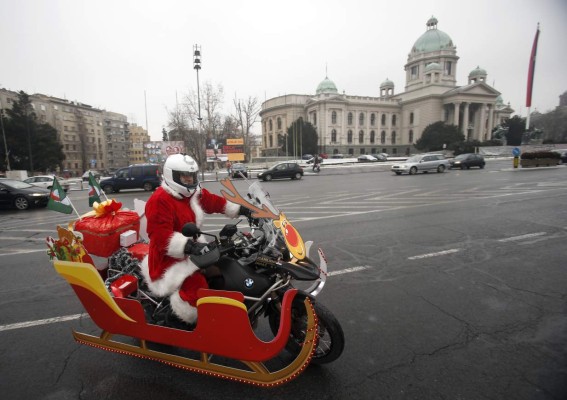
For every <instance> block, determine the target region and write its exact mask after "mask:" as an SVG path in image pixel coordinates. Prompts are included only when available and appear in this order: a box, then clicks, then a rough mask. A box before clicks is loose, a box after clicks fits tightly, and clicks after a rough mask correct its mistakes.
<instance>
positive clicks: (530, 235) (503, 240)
mask: <svg viewBox="0 0 567 400" xmlns="http://www.w3.org/2000/svg"><path fill="white" fill-rule="evenodd" d="M546 234H547V232H537V233H528V234H527V235H520V236H512V237H509V238H505V239H500V240H498V241H499V242H502V243H504V242H512V241H514V240H523V239H528V238H533V237H537V236H543V235H546Z"/></svg>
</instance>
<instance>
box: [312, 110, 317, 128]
mask: <svg viewBox="0 0 567 400" xmlns="http://www.w3.org/2000/svg"><path fill="white" fill-rule="evenodd" d="M313 125H315V126H317V113H315V112H314V113H313Z"/></svg>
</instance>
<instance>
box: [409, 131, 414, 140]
mask: <svg viewBox="0 0 567 400" xmlns="http://www.w3.org/2000/svg"><path fill="white" fill-rule="evenodd" d="M409 142H410V143H413V130H411V129H410V131H409Z"/></svg>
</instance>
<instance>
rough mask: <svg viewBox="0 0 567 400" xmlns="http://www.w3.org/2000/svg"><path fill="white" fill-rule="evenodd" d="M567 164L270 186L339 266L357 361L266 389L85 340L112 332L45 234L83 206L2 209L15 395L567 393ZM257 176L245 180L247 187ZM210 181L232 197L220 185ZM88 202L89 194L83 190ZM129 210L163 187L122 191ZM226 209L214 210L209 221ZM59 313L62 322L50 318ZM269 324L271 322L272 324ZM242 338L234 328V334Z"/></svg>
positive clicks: (337, 299)
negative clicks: (87, 309)
mask: <svg viewBox="0 0 567 400" xmlns="http://www.w3.org/2000/svg"><path fill="white" fill-rule="evenodd" d="M566 174H567V168H566V167H564V166H561V167H555V168H538V169H533V170H522V169H516V170H514V169H512V168H511V162H510V161H490V162H489V164H488V165H487V167H486V169H484V170H469V171H450V172H446V173H443V174H435V173H434V174H431V173H430V174H425V175H423V174H421V175H417V176H405V175H404V176H395V175H393V174H391V173H390V172H385V171H384V167H381V168H375V169H372V168H371V167H368V168H365V169H364V170H360V169H351V170H348V171H347V170H346V169H340V170H339V169H337V170H335V171H333V170H331V169H326V168H322V170H321V173H320V174H318V175H316V176H313V175H306V176H305V177H304V178H303V179H302V180H300V181H288V180H285V181H273V182H268V183H266V184H264V186H265V187H266V189H267V190H268V191H269V192H270V194H271V197H272V199H273V200H274V202H275V203H276V204H277V205H278V206H279V207H280V208H281V209H282V210H283V211H284V212H285V213H286V215H287V216H288V218H289V219H290V220H291V221H293V223H294V226H296V228H297V229H298V230H299V232H300V233H301V235H302V236H303V238H304V239H305V240H314V241H315V243H316V245H318V246H320V247H322V248H323V249H324V251H325V254H326V256H327V259H328V261H329V271H330V277H329V279H328V281H327V285H326V286H325V289H324V290H323V292H322V293H321V294H320V296H319V300H320V301H321V302H322V303H323V304H325V306H327V308H329V309H330V310H332V312H333V313H334V314H335V315H336V316H337V318H338V319H339V321H340V322H341V324H342V326H343V329H344V331H345V338H346V347H345V352H344V353H343V355H342V357H341V358H340V359H338V360H337V361H335V362H334V363H331V364H328V365H325V366H309V367H308V368H307V370H306V371H305V372H304V373H303V374H302V375H300V376H299V377H298V378H297V379H295V380H294V381H292V382H290V383H288V384H286V385H284V386H281V387H278V388H273V389H260V388H255V387H251V386H245V385H240V384H237V383H233V382H229V381H224V380H218V379H214V378H210V377H206V376H203V375H198V374H194V373H190V372H186V371H183V370H179V369H175V368H172V367H168V366H165V365H161V364H158V363H155V362H151V361H146V360H141V359H137V358H132V357H128V356H123V355H119V354H114V353H109V352H105V351H101V350H98V349H94V348H91V347H88V346H81V345H78V344H76V343H75V342H74V341H73V338H72V336H71V329H76V330H79V331H84V332H87V333H94V332H97V330H96V328H95V327H94V326H93V324H92V322H91V321H90V319H89V318H88V316H86V315H84V314H81V313H82V307H81V305H80V303H79V302H78V300H77V299H76V297H75V295H74V293H73V292H72V290H71V289H70V288H69V287H68V286H67V284H66V283H65V282H64V281H63V280H62V279H61V278H60V277H59V276H58V275H57V274H56V273H55V272H54V270H53V268H52V267H51V265H50V263H49V261H48V258H47V256H46V255H45V250H44V243H43V240H44V238H45V236H47V235H55V229H54V227H55V225H56V224H64V223H66V222H67V220H68V216H67V215H64V214H59V213H55V212H53V211H49V210H30V211H27V212H16V211H14V210H0V270H1V272H2V280H0V352H1V353H0V354H1V357H0V393H2V397H3V398H6V399H85V400H87V399H101V398H104V399H133V398H138V399H146V398H147V399H158V400H159V399H264V398H272V399H308V398H317V399H345V398H349V399H514V400H516V399H526V400H527V399H565V398H567V307H566V305H567V304H566V303H567V269H566V261H565V260H566V255H567V246H565V241H566V238H567V208H566V207H565V203H566V201H567V180H566V179H565V178H566ZM240 185H245V182H237V187H239V186H240ZM205 186H206V187H207V188H208V189H209V190H211V191H213V192H216V193H218V191H219V188H220V185H219V183H217V182H207V183H205ZM70 197H71V199H72V201H73V204H74V205H75V207H77V209H78V211H79V212H80V213H83V212H86V211H87V210H88V202H87V196H86V191H77V192H70ZM115 197H116V198H117V200H119V201H122V202H123V203H124V205H125V206H126V207H132V206H133V199H134V198H140V199H146V198H147V197H148V193H145V192H141V191H132V192H128V193H120V194H118V195H116V196H115ZM225 222H226V220H225V219H223V218H220V217H216V216H211V217H209V219H208V224H206V229H207V230H210V231H213V232H214V231H218V230H219V229H220V227H221V226H222V225H223V224H224V223H225ZM49 319H52V320H49ZM261 328H262V327H261ZM236 340H237V338H235V341H236Z"/></svg>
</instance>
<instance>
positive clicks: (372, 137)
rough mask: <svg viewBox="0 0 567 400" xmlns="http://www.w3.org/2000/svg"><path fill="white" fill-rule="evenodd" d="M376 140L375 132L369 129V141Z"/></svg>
mask: <svg viewBox="0 0 567 400" xmlns="http://www.w3.org/2000/svg"><path fill="white" fill-rule="evenodd" d="M375 140H376V133H375V132H374V131H370V143H374V142H375Z"/></svg>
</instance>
